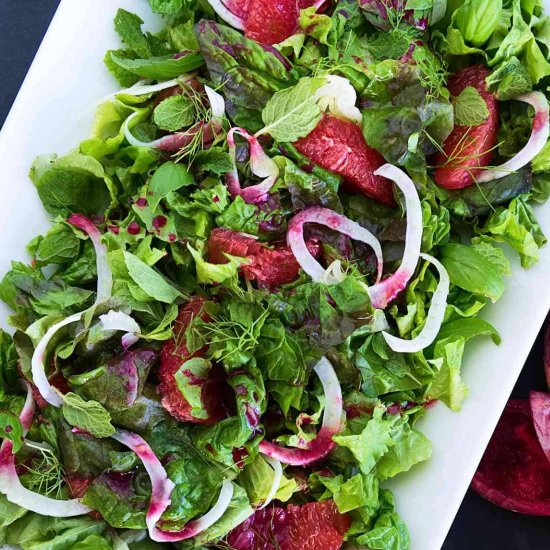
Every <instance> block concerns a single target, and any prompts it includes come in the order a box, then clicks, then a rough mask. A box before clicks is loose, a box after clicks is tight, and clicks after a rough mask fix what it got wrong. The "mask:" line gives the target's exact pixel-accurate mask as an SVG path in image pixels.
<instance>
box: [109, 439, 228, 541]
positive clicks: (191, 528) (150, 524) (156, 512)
mask: <svg viewBox="0 0 550 550" xmlns="http://www.w3.org/2000/svg"><path fill="white" fill-rule="evenodd" d="M111 437H113V439H116V440H117V441H118V442H119V443H122V444H123V445H126V446H127V447H128V448H129V449H131V450H132V451H134V453H136V455H137V456H138V457H139V459H140V460H141V461H142V462H143V466H144V467H145V469H146V470H147V473H148V474H149V477H150V478H151V487H152V493H151V502H150V504H149V509H148V510H147V516H146V520H145V521H146V523H147V529H148V530H149V537H151V540H154V541H155V542H178V541H181V540H185V539H188V538H192V537H194V536H196V535H198V534H199V533H201V532H202V531H204V530H205V529H208V528H209V527H210V526H212V525H213V524H214V523H216V521H218V520H219V519H220V518H221V517H222V516H223V514H224V513H225V511H226V510H227V508H228V507H229V504H230V503H231V499H232V498H233V484H232V483H231V481H229V480H228V479H226V480H224V482H223V484H222V489H221V491H220V495H219V497H218V501H217V502H216V504H215V505H214V506H213V507H212V509H211V510H210V511H209V512H207V513H206V514H205V515H204V516H202V517H201V518H199V519H196V520H193V521H190V522H189V523H187V525H186V526H185V527H184V528H183V529H182V530H181V531H178V532H170V531H162V530H161V529H159V528H158V527H157V526H156V525H157V523H158V521H159V520H160V518H161V516H162V514H163V513H164V511H165V510H166V508H168V506H170V497H171V495H172V491H173V490H174V487H175V485H174V483H172V481H171V480H170V479H169V478H168V474H167V473H166V470H165V469H164V467H163V466H162V464H161V463H160V461H159V459H158V458H157V457H156V455H155V453H154V452H153V450H152V449H151V447H150V446H149V444H148V443H147V442H146V441H145V440H144V439H143V438H142V437H140V436H139V435H137V434H134V433H131V432H126V431H123V430H117V431H116V432H115V434H114V435H112V436H111Z"/></svg>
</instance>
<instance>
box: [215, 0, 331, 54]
mask: <svg viewBox="0 0 550 550" xmlns="http://www.w3.org/2000/svg"><path fill="white" fill-rule="evenodd" d="M209 2H210V4H211V6H212V7H213V8H214V10H215V11H216V13H217V14H218V15H219V16H220V17H221V18H222V19H223V20H224V21H226V22H227V23H229V24H230V25H232V26H233V27H235V28H236V29H240V30H244V32H245V36H246V37H247V38H251V39H252V40H256V41H257V42H260V43H262V44H268V45H273V44H278V43H279V42H283V40H286V39H287V38H288V37H289V36H292V35H293V34H294V33H295V32H296V31H297V30H298V18H299V17H300V10H303V9H305V8H309V7H311V6H316V7H321V6H322V5H323V4H325V2H323V1H319V0H317V1H316V0H209Z"/></svg>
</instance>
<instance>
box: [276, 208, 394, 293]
mask: <svg viewBox="0 0 550 550" xmlns="http://www.w3.org/2000/svg"><path fill="white" fill-rule="evenodd" d="M306 223H318V224H320V225H324V226H325V227H329V228H330V229H334V230H335V231H338V232H339V233H343V234H344V235H347V236H348V237H350V238H352V239H355V240H357V241H361V242H363V243H365V244H367V245H369V246H370V247H371V248H372V249H373V250H374V253H375V255H376V261H377V264H378V275H377V277H376V281H380V279H381V277H382V269H383V266H384V259H383V257H382V247H381V246H380V242H379V241H378V239H377V238H376V237H375V236H374V235H373V234H372V233H371V232H370V231H369V230H368V229H365V228H364V227H362V226H360V225H359V224H358V223H357V222H354V221H352V220H350V219H349V218H346V216H343V215H342V214H338V213H336V212H334V211H332V210H329V209H328V208H322V207H320V206H312V207H310V208H306V209H305V210H302V211H301V212H300V213H299V214H296V216H294V217H293V218H292V219H291V220H290V222H289V223H288V232H287V237H286V238H287V243H288V246H290V248H291V249H292V253H293V254H294V256H295V258H296V261H297V262H298V263H299V264H300V267H301V268H302V269H303V270H304V271H305V272H306V273H307V274H308V275H309V276H310V277H311V278H312V279H313V280H314V281H315V282H317V283H325V284H338V283H340V282H342V279H341V278H340V277H341V276H335V275H334V274H333V273H335V272H336V273H338V272H337V271H336V269H337V266H331V267H329V268H328V269H327V270H325V269H324V268H323V266H322V265H321V264H320V263H319V262H318V261H317V260H316V259H315V258H314V257H313V256H312V254H311V252H310V251H309V250H308V248H307V246H306V242H305V240H304V225H305V224H306ZM329 270H330V271H329ZM340 273H341V271H340Z"/></svg>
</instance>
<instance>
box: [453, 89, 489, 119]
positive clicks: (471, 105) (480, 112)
mask: <svg viewBox="0 0 550 550" xmlns="http://www.w3.org/2000/svg"><path fill="white" fill-rule="evenodd" d="M453 104H454V109H455V124H457V125H458V126H479V125H480V124H482V123H483V122H485V121H486V120H487V118H488V116H489V109H488V108H487V103H485V100H484V99H483V98H482V97H481V94H480V93H479V92H478V91H477V90H476V89H475V88H473V87H472V86H468V87H466V88H464V90H462V92H461V94H460V95H459V96H458V97H456V98H454V102H453Z"/></svg>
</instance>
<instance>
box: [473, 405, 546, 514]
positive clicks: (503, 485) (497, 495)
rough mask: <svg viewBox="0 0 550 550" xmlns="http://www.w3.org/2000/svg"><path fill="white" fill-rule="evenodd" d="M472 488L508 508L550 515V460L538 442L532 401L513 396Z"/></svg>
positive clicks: (514, 510)
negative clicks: (532, 413) (516, 398)
mask: <svg viewBox="0 0 550 550" xmlns="http://www.w3.org/2000/svg"><path fill="white" fill-rule="evenodd" d="M537 407H538V405H537ZM472 489H473V490H474V491H475V492H476V493H478V494H479V495H481V496H482V497H483V498H485V499H487V500H488V501H490V502H493V503H494V504H497V505H498V506H501V507H502V508H506V509H507V510H512V511H513V512H519V513H521V514H528V515H533V516H550V462H549V461H548V459H547V458H546V454H545V453H544V451H543V449H542V447H541V445H540V443H539V439H538V437H537V432H536V430H535V426H534V425H533V420H532V417H531V407H530V404H529V401H527V400H510V401H509V402H508V404H507V405H506V408H505V409H504V413H503V415H502V417H501V418H500V420H499V422H498V425H497V427H496V429H495V432H494V433H493V436H492V437H491V441H490V442H489V446H488V447H487V450H486V451H485V455H484V456H483V458H482V459H481V463H480V465H479V468H478V470H477V472H476V474H475V476H474V479H473V480H472Z"/></svg>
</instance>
